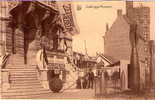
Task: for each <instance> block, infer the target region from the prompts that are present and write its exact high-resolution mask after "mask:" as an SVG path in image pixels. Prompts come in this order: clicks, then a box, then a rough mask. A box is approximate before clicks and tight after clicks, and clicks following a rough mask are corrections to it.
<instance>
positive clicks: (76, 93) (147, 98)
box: [40, 89, 155, 100]
mask: <svg viewBox="0 0 155 100" xmlns="http://www.w3.org/2000/svg"><path fill="white" fill-rule="evenodd" d="M46 98H47V99H58V100H59V99H63V100H64V99H65V100H88V99H89V100H155V93H152V94H149V95H134V94H132V95H131V94H130V95H126V94H121V93H111V94H110V93H108V94H106V95H102V96H95V92H94V89H70V90H65V91H63V92H60V93H52V94H50V95H48V96H47V97H43V99H46ZM40 99H42V98H40Z"/></svg>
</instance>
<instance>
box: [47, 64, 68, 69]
mask: <svg viewBox="0 0 155 100" xmlns="http://www.w3.org/2000/svg"><path fill="white" fill-rule="evenodd" d="M64 67H65V65H64V64H58V63H49V64H48V69H49V70H56V69H59V70H63V69H64Z"/></svg>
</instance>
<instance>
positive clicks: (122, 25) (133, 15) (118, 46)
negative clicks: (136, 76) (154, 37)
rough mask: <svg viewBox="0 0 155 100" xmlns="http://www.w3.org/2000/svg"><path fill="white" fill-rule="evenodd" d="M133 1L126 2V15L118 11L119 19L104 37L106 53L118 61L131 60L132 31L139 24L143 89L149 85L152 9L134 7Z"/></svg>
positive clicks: (138, 46)
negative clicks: (132, 25)
mask: <svg viewBox="0 0 155 100" xmlns="http://www.w3.org/2000/svg"><path fill="white" fill-rule="evenodd" d="M133 4H134V3H133V1H126V14H122V10H118V11H117V18H116V20H115V21H114V23H113V24H112V26H111V28H109V27H108V25H107V26H106V33H105V36H104V53H105V54H106V55H109V56H111V57H113V58H114V59H118V60H121V59H122V60H130V55H131V45H130V29H131V24H132V23H135V24H137V30H136V31H137V34H138V37H139V38H138V45H137V49H138V56H139V64H140V84H141V88H144V87H146V86H148V84H149V79H150V78H149V66H150V63H149V59H150V58H149V54H150V53H149V45H148V44H149V40H150V8H149V7H144V6H142V5H140V6H138V7H134V6H133Z"/></svg>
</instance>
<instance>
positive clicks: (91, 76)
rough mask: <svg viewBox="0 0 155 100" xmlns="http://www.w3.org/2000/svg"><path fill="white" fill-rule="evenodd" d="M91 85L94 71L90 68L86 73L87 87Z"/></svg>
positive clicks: (91, 86) (92, 84)
mask: <svg viewBox="0 0 155 100" xmlns="http://www.w3.org/2000/svg"><path fill="white" fill-rule="evenodd" d="M93 86H94V72H93V71H92V69H90V70H89V73H88V88H92V89H93Z"/></svg>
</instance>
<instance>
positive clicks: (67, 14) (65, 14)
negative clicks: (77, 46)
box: [58, 2, 79, 35]
mask: <svg viewBox="0 0 155 100" xmlns="http://www.w3.org/2000/svg"><path fill="white" fill-rule="evenodd" d="M58 8H59V12H60V17H61V20H62V24H63V26H64V28H65V32H67V33H70V34H72V35H74V34H78V33H79V27H78V25H77V22H76V17H75V12H74V6H73V2H58Z"/></svg>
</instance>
